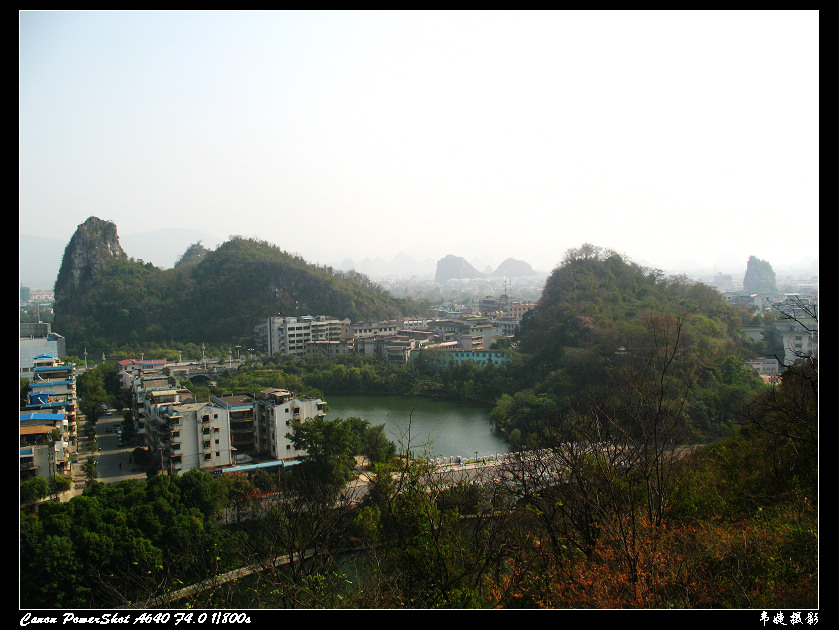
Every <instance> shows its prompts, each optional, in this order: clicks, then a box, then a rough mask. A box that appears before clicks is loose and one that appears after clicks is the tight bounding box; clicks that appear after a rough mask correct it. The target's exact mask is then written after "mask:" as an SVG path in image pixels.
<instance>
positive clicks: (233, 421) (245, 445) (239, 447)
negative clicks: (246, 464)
mask: <svg viewBox="0 0 839 630" xmlns="http://www.w3.org/2000/svg"><path fill="white" fill-rule="evenodd" d="M210 402H212V403H213V404H215V405H218V406H219V407H222V408H223V409H226V410H227V415H228V418H230V443H231V446H232V448H233V461H234V462H238V461H239V460H240V459H250V457H251V456H252V455H254V453H255V452H256V444H255V438H254V422H253V397H252V396H249V395H245V394H236V395H233V396H221V397H216V396H211V397H210Z"/></svg>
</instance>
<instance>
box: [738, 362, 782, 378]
mask: <svg viewBox="0 0 839 630" xmlns="http://www.w3.org/2000/svg"><path fill="white" fill-rule="evenodd" d="M746 366H747V367H749V368H751V369H753V370H754V371H755V372H757V373H758V374H760V375H761V376H778V374H780V372H781V365H780V363H779V362H778V359H776V358H775V357H758V358H757V359H750V360H748V361H746Z"/></svg>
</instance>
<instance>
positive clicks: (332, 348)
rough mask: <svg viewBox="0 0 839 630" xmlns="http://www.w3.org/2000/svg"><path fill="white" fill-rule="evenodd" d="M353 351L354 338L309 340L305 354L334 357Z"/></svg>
mask: <svg viewBox="0 0 839 630" xmlns="http://www.w3.org/2000/svg"><path fill="white" fill-rule="evenodd" d="M354 352H355V339H339V340H337V341H310V342H309V343H307V344H306V354H314V355H319V356H323V357H336V356H338V355H342V354H353V353H354Z"/></svg>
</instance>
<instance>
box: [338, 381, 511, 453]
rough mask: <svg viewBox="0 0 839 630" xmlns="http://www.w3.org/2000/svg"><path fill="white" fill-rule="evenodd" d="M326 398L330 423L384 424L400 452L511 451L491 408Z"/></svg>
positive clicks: (408, 399)
mask: <svg viewBox="0 0 839 630" xmlns="http://www.w3.org/2000/svg"><path fill="white" fill-rule="evenodd" d="M324 399H325V400H326V403H327V406H328V410H327V413H326V417H327V418H328V419H331V420H334V419H335V418H350V417H357V418H361V419H362V420H367V421H368V422H369V423H370V424H371V425H372V426H376V425H380V424H383V425H385V431H386V432H387V435H388V437H389V438H390V439H391V440H392V441H393V442H394V444H396V450H397V452H404V449H405V446H406V445H408V444H409V448H410V450H411V452H412V453H413V454H414V455H416V456H422V455H425V454H427V456H428V457H450V456H457V455H460V456H461V457H474V456H475V452H476V451H477V453H478V455H479V456H489V455H495V454H496V453H508V452H510V446H509V445H508V444H507V442H506V441H505V440H504V439H503V438H502V437H501V436H500V435H499V434H497V433H496V432H495V431H494V430H493V427H492V422H491V420H490V417H489V413H490V410H491V408H490V406H489V405H484V404H480V403H473V402H463V401H457V400H443V399H439V398H422V397H409V396H334V395H330V396H325V397H324ZM409 429H410V443H409Z"/></svg>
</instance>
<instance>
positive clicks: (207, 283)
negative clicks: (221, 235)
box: [55, 237, 420, 354]
mask: <svg viewBox="0 0 839 630" xmlns="http://www.w3.org/2000/svg"><path fill="white" fill-rule="evenodd" d="M91 241H92V239H87V240H86V242H85V247H87V248H88V249H94V248H95V247H97V245H101V243H99V244H97V243H96V241H95V240H93V242H92V244H91ZM72 245H73V243H71V245H70V246H68V251H67V252H65V264H64V265H63V266H62V271H61V273H60V274H59V277H58V280H57V282H56V305H55V329H56V330H60V331H61V333H62V334H63V335H64V336H65V338H66V339H67V340H68V344H69V345H70V346H71V348H72V350H71V352H72V353H78V354H80V353H81V348H82V347H86V348H87V349H88V350H90V349H91V348H95V349H96V350H97V351H99V350H100V349H101V350H102V351H105V350H108V349H111V348H115V347H120V346H126V345H132V344H137V343H149V344H159V343H163V342H167V341H172V340H174V341H177V342H181V343H190V342H191V343H202V342H207V343H210V344H211V343H235V342H238V341H243V340H249V339H251V338H252V336H253V328H254V326H255V325H256V324H258V323H261V322H263V321H264V320H265V319H266V318H267V317H269V316H272V315H278V314H281V315H282V316H300V315H311V314H317V315H330V316H333V317H338V318H349V319H350V320H352V321H358V320H363V319H367V318H371V319H372V318H375V319H387V318H393V317H397V316H400V315H406V314H409V313H412V312H415V311H416V310H418V309H419V308H420V307H419V305H417V304H414V303H412V302H411V301H409V300H404V299H398V298H394V297H393V296H391V295H389V294H388V293H386V292H384V291H382V290H381V289H379V288H378V287H377V286H376V285H375V284H373V283H372V282H371V281H370V280H369V279H368V278H367V277H366V276H363V275H362V274H359V273H356V272H341V271H338V270H335V269H332V268H330V267H321V266H317V265H313V264H310V263H307V262H306V261H305V260H303V259H302V258H301V257H299V256H296V255H292V254H289V253H287V252H285V251H283V250H281V249H280V248H278V247H276V246H274V245H271V244H269V243H266V242H263V241H258V240H255V239H244V238H241V237H234V238H232V239H231V240H230V241H228V242H226V243H223V244H222V245H220V246H219V247H218V248H217V249H216V250H215V251H207V250H204V251H201V252H200V256H195V255H187V254H185V255H184V257H182V259H181V261H180V262H179V264H178V265H176V266H175V268H173V269H159V268H157V267H155V266H153V265H151V264H150V263H147V264H144V263H142V262H138V261H134V260H130V259H128V258H126V257H125V256H124V255H123V256H108V255H107V254H104V255H103V254H102V253H101V252H99V253H98V254H97V255H92V254H89V253H85V254H84V255H79V254H78V253H77V252H76V251H75V250H73V248H72ZM193 249H194V248H193ZM71 250H73V251H71ZM188 253H189V252H188ZM193 253H194V252H193ZM78 259H81V260H82V261H86V260H90V259H94V260H95V261H96V266H95V268H94V269H93V270H91V269H89V268H88V267H85V266H84V263H82V264H81V265H80V268H77V269H75V270H74V269H73V268H72V266H71V265H70V264H69V262H68V261H70V260H78ZM76 278H81V280H80V281H76Z"/></svg>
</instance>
